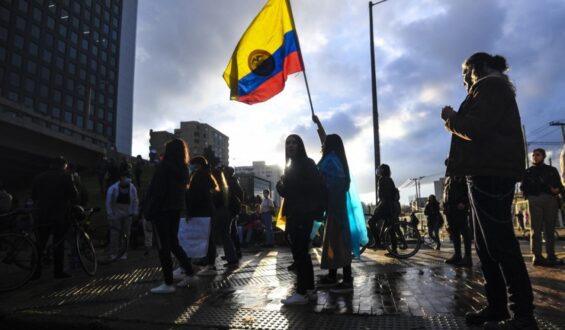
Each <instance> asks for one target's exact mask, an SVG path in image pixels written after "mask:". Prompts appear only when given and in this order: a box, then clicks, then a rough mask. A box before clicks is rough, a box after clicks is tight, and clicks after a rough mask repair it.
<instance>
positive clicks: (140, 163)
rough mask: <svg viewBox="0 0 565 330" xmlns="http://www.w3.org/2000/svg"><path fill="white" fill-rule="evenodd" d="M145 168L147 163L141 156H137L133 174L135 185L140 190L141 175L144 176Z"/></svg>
mask: <svg viewBox="0 0 565 330" xmlns="http://www.w3.org/2000/svg"><path fill="white" fill-rule="evenodd" d="M144 166H145V161H144V160H143V158H141V155H137V157H136V158H135V163H134V164H133V174H134V175H135V184H136V185H137V188H139V189H141V175H142V174H143V167H144Z"/></svg>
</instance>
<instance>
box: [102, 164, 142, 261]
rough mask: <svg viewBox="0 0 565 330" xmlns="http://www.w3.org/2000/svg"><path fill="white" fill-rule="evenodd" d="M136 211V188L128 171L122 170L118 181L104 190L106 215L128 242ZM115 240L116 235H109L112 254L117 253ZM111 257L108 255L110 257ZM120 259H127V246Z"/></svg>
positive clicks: (137, 204) (137, 205)
mask: <svg viewBox="0 0 565 330" xmlns="http://www.w3.org/2000/svg"><path fill="white" fill-rule="evenodd" d="M138 213H139V203H138V199H137V189H136V188H135V186H134V185H133V183H131V178H130V175H129V173H128V172H122V173H121V174H120V181H118V182H116V183H114V184H113V185H111V186H110V188H108V191H107V192H106V214H107V215H108V222H109V224H110V225H111V226H114V227H116V228H119V229H121V230H122V232H123V233H124V234H125V235H126V237H127V240H126V241H127V242H128V243H129V237H130V232H131V222H132V218H133V216H135V215H137V214H138ZM114 234H115V233H114ZM113 236H115V235H113ZM117 240H118V238H117V237H110V253H111V254H114V255H115V254H116V253H117V246H116V243H117ZM128 245H129V244H128ZM112 257H113V256H110V258H112ZM122 259H127V247H126V252H125V253H124V255H123V256H122Z"/></svg>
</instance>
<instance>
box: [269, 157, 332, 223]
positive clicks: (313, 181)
mask: <svg viewBox="0 0 565 330" xmlns="http://www.w3.org/2000/svg"><path fill="white" fill-rule="evenodd" d="M322 186H323V179H322V176H321V174H320V172H318V167H317V166H316V163H314V161H313V160H312V159H310V158H304V159H297V160H293V162H292V165H291V166H290V167H288V168H287V169H286V171H285V174H284V177H283V178H282V180H281V181H279V183H278V184H277V191H278V192H279V195H280V196H281V197H283V198H284V207H283V214H284V215H286V216H289V217H294V216H308V217H311V218H312V219H313V218H314V217H315V216H316V213H317V207H318V201H317V196H318V194H319V190H320V187H322Z"/></svg>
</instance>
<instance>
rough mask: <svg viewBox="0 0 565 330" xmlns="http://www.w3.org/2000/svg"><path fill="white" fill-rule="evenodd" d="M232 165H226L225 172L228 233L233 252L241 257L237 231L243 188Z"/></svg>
mask: <svg viewBox="0 0 565 330" xmlns="http://www.w3.org/2000/svg"><path fill="white" fill-rule="evenodd" d="M234 173H235V170H234V169H233V167H226V169H225V174H226V180H227V181H228V188H229V201H228V202H229V210H230V216H231V223H230V235H231V238H232V241H233V244H234V245H235V252H236V254H237V257H238V259H241V242H240V240H239V235H238V233H237V228H238V220H239V214H240V213H241V203H242V201H243V197H244V196H243V195H244V194H243V189H242V188H241V185H240V184H239V180H237V178H236V177H235V175H234Z"/></svg>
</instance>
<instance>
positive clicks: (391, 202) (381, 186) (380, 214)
mask: <svg viewBox="0 0 565 330" xmlns="http://www.w3.org/2000/svg"><path fill="white" fill-rule="evenodd" d="M377 177H378V178H379V179H378V192H377V194H378V196H379V202H378V203H377V206H376V208H375V212H374V213H373V216H371V218H370V219H369V229H370V230H371V234H372V235H373V237H374V239H375V244H374V245H373V246H372V247H373V248H380V247H382V243H383V242H381V239H380V237H381V231H383V230H384V229H385V227H386V225H389V224H391V223H392V222H393V221H394V217H395V209H396V205H395V204H396V194H397V192H396V186H395V185H394V181H393V180H392V178H391V171H390V167H389V166H388V165H387V164H381V165H380V166H379V167H378V168H377ZM379 223H380V226H381V229H380V230H379V226H378V224H379ZM391 236H393V237H394V235H391Z"/></svg>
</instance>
